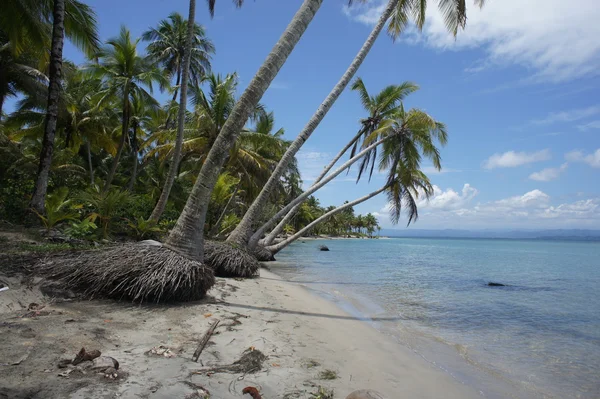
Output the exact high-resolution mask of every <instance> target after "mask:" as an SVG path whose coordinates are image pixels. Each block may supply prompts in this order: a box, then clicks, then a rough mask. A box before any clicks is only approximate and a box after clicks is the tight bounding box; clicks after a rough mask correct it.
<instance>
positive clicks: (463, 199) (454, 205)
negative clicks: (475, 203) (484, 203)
mask: <svg viewBox="0 0 600 399" xmlns="http://www.w3.org/2000/svg"><path fill="white" fill-rule="evenodd" d="M478 193H479V191H477V189H476V188H474V187H471V185H470V184H468V183H466V184H465V185H464V186H463V188H462V190H461V191H460V192H457V191H454V190H453V189H451V188H449V189H447V190H442V189H441V188H440V187H438V186H436V185H434V186H433V195H432V196H431V197H430V198H429V200H427V199H425V198H424V196H422V195H420V196H419V200H418V202H417V205H418V206H419V208H431V209H445V210H448V209H459V208H463V207H465V206H466V205H467V204H468V203H469V202H471V200H472V199H473V198H475V196H477V194H478Z"/></svg>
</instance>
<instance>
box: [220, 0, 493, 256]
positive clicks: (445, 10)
mask: <svg viewBox="0 0 600 399" xmlns="http://www.w3.org/2000/svg"><path fill="white" fill-rule="evenodd" d="M483 1H484V0H475V3H476V4H479V5H480V6H481V5H483ZM349 3H350V4H351V3H352V1H349ZM438 6H439V8H440V10H441V12H442V15H443V16H444V19H445V22H446V27H447V28H448V30H449V31H450V32H451V33H452V34H453V35H455V36H456V34H457V32H458V29H459V27H461V28H464V26H465V23H466V19H467V16H466V5H465V0H438ZM426 8H427V2H426V1H405V0H389V2H388V4H387V6H386V8H385V9H384V11H383V13H382V15H381V17H380V18H379V21H378V23H377V24H376V25H375V27H374V28H373V30H372V32H371V34H370V35H369V37H368V38H367V40H366V41H365V43H364V44H363V46H362V48H361V49H360V51H359V52H358V54H357V55H356V57H355V58H354V60H352V63H351V64H350V66H349V67H348V69H347V70H346V72H345V73H344V75H342V77H341V78H340V80H339V82H338V83H337V84H336V85H335V86H334V88H333V89H332V91H331V92H330V93H329V94H328V95H327V97H326V98H325V100H324V101H323V103H322V104H321V105H320V106H319V108H318V109H317V111H316V112H315V114H314V115H313V116H312V118H311V119H310V120H309V121H308V123H307V124H306V126H305V127H304V128H303V129H302V131H301V132H300V133H299V134H298V136H297V137H296V139H295V140H294V142H293V143H292V144H291V145H290V147H289V148H288V150H287V152H286V154H285V155H284V156H283V158H282V159H281V161H280V163H279V165H278V167H277V169H275V172H274V173H273V174H272V175H271V178H270V179H269V181H268V182H267V184H266V185H265V186H264V187H263V190H262V191H261V193H260V194H259V196H258V197H257V198H256V200H255V201H254V202H253V203H252V205H251V206H250V208H249V209H248V211H247V212H246V214H245V215H244V217H243V218H242V221H241V222H240V224H239V225H238V226H237V227H236V229H235V231H234V232H233V233H232V234H231V236H230V237H229V238H228V241H232V242H235V243H237V244H239V245H249V246H250V248H253V247H255V246H256V244H257V242H258V241H257V240H255V239H254V240H250V241H251V242H248V240H249V239H250V236H251V235H252V226H253V225H254V223H255V221H256V218H257V217H258V216H259V215H260V214H261V213H262V211H263V209H264V207H265V205H266V204H267V202H268V199H269V197H270V195H271V191H272V190H273V187H275V185H276V184H277V182H278V181H279V180H280V178H281V176H282V174H283V172H284V170H285V169H286V168H287V166H286V165H287V163H288V162H291V160H292V159H293V158H294V156H295V155H296V153H297V152H298V151H299V150H300V148H301V147H302V145H303V144H304V143H305V142H306V140H308V138H309V137H310V135H311V134H312V133H313V132H314V131H315V129H316V128H317V126H318V125H319V123H320V122H321V121H322V120H323V118H324V117H325V115H326V114H327V112H328V111H329V109H331V107H332V106H333V104H334V103H335V101H336V100H337V98H338V97H339V95H340V94H341V93H342V91H343V90H344V89H345V88H346V86H347V85H348V83H350V80H351V79H352V77H353V76H354V74H355V73H356V71H357V70H358V68H359V67H360V65H361V64H362V62H363V61H364V59H365V58H366V56H367V54H368V53H369V51H370V50H371V48H372V47H373V44H374V43H375V40H376V39H377V37H378V36H379V34H380V33H381V31H382V29H383V27H384V26H385V24H386V22H387V21H388V19H389V20H390V21H389V25H388V32H389V33H390V35H391V36H392V38H393V39H394V40H395V39H396V38H397V37H398V36H399V35H400V34H401V33H402V32H403V31H404V29H405V28H406V26H407V24H408V22H409V21H410V19H411V18H410V17H413V16H414V19H415V23H416V26H417V27H418V28H419V29H421V28H422V27H423V25H424V24H425V12H426ZM315 183H318V181H316V182H315ZM271 239H272V238H271Z"/></svg>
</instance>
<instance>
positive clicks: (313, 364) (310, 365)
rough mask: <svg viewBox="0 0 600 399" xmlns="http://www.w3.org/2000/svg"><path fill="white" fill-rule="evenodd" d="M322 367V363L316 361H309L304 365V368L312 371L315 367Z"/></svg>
mask: <svg viewBox="0 0 600 399" xmlns="http://www.w3.org/2000/svg"><path fill="white" fill-rule="evenodd" d="M320 365H321V363H319V362H317V361H316V360H314V359H308V360H306V362H305V363H304V367H306V368H307V369H312V368H314V367H319V366H320Z"/></svg>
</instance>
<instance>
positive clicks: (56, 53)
mask: <svg viewBox="0 0 600 399" xmlns="http://www.w3.org/2000/svg"><path fill="white" fill-rule="evenodd" d="M52 18H53V22H52V48H51V50H50V76H49V78H50V85H49V87H48V107H47V111H46V120H45V123H44V139H43V141H42V152H41V154H40V164H39V167H38V174H37V179H36V181H35V186H34V188H33V195H32V197H31V202H30V206H31V207H32V208H33V209H35V210H36V211H37V212H38V213H40V214H45V208H44V203H45V199H46V192H47V191H48V175H49V173H50V165H51V164H52V153H53V152H54V136H55V135H56V120H57V119H58V100H59V96H60V81H61V77H62V53H63V45H64V40H65V0H54V9H53V11H52Z"/></svg>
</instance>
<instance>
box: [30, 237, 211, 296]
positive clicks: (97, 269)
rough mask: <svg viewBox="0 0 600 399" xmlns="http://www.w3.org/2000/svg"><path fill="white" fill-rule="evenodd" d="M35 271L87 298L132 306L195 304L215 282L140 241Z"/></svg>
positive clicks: (191, 263)
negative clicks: (130, 302)
mask: <svg viewBox="0 0 600 399" xmlns="http://www.w3.org/2000/svg"><path fill="white" fill-rule="evenodd" d="M156 244H158V243H156ZM39 271H40V272H42V273H43V274H45V275H47V276H48V277H50V278H55V279H60V280H62V281H63V282H64V283H65V285H66V288H70V289H73V290H76V291H79V292H82V293H83V294H84V295H86V296H88V297H91V298H98V297H105V298H106V297H108V298H118V299H121V298H123V299H125V298H126V299H130V300H133V301H135V302H150V301H152V302H167V301H177V302H184V301H194V300H198V299H201V298H203V297H204V296H205V295H206V292H207V291H208V290H209V289H210V288H211V287H212V286H213V284H214V283H215V276H214V273H213V270H212V269H211V268H210V267H208V266H206V265H203V264H202V263H200V262H198V261H195V260H191V259H188V258H186V257H184V256H182V255H180V254H178V253H177V252H174V251H173V250H171V249H169V248H167V247H164V246H162V245H148V244H146V243H144V242H142V243H129V244H125V245H118V246H114V247H110V248H105V249H101V250H94V251H85V252H79V253H74V254H69V255H66V256H63V257H54V258H52V259H48V260H45V261H43V262H41V264H40V265H39Z"/></svg>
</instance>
